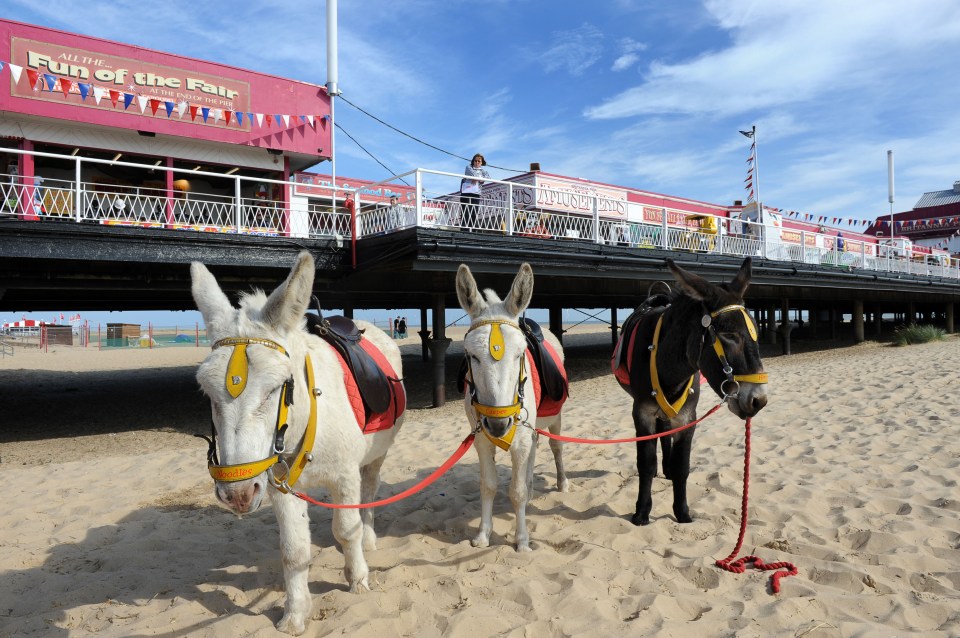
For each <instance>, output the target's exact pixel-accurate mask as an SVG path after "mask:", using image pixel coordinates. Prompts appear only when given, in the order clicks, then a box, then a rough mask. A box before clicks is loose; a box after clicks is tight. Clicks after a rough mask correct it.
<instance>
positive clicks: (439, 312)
mask: <svg viewBox="0 0 960 638" xmlns="http://www.w3.org/2000/svg"><path fill="white" fill-rule="evenodd" d="M445 322H446V302H445V300H444V296H443V295H434V297H433V338H432V339H431V340H430V356H432V357H433V407H435V408H439V407H443V405H444V404H445V403H446V402H447V389H446V385H445V381H444V380H445V378H446V356H447V348H449V347H450V341H451V340H450V339H447V332H446V326H445Z"/></svg>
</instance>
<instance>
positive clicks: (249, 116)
mask: <svg viewBox="0 0 960 638" xmlns="http://www.w3.org/2000/svg"><path fill="white" fill-rule="evenodd" d="M247 120H249V122H250V128H253V113H251V112H250V111H247Z"/></svg>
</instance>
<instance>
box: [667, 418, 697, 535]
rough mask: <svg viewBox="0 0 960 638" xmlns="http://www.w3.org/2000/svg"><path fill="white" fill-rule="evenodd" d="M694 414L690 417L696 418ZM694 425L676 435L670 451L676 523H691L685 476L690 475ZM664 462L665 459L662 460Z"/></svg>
mask: <svg viewBox="0 0 960 638" xmlns="http://www.w3.org/2000/svg"><path fill="white" fill-rule="evenodd" d="M696 418H697V417H696V415H694V416H692V417H691V418H690V420H691V421H694V420H696ZM695 429H697V428H696V426H694V427H692V428H690V429H688V430H684V431H683V432H680V433H679V434H677V435H676V441H674V444H673V450H672V451H671V453H670V480H672V481H673V515H674V516H676V517H677V522H678V523H692V522H693V518H691V517H690V509H689V507H688V506H687V477H688V476H690V450H691V448H692V447H693V431H694V430H695ZM664 462H665V463H666V460H664Z"/></svg>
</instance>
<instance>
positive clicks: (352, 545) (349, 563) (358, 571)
mask: <svg viewBox="0 0 960 638" xmlns="http://www.w3.org/2000/svg"><path fill="white" fill-rule="evenodd" d="M331 492H332V495H333V497H334V499H335V502H337V503H359V502H360V472H359V471H356V472H355V473H348V474H345V475H343V476H341V478H340V482H339V484H338V485H337V486H336V488H334V489H332V490H331ZM333 536H334V538H336V539H337V542H338V543H340V547H341V548H342V549H343V575H344V578H346V580H347V585H349V586H350V591H351V592H353V593H354V594H358V593H360V592H362V591H364V590H368V589H370V585H369V583H368V582H367V576H368V575H369V570H368V569H367V561H366V559H365V558H364V557H363V521H361V520H360V512H359V511H358V510H357V509H356V508H350V509H335V510H333Z"/></svg>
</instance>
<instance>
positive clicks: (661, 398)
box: [650, 304, 768, 419]
mask: <svg viewBox="0 0 960 638" xmlns="http://www.w3.org/2000/svg"><path fill="white" fill-rule="evenodd" d="M736 310H739V311H740V312H741V313H743V319H744V321H745V322H746V324H747V332H748V333H749V334H750V338H751V339H753V340H754V341H757V329H756V327H754V325H753V320H752V319H750V315H749V314H748V313H747V309H746V308H745V307H744V306H743V305H741V304H731V305H729V306H724V307H722V308H720V309H718V310H715V311H713V312H711V313H709V315H705V316H704V319H703V323H704V329H707V330H709V331H710V333H711V337H712V338H713V350H714V352H716V353H717V358H718V359H720V365H721V366H722V368H723V372H724V374H726V375H727V380H726V381H724V384H726V383H728V382H733V383H734V384H735V388H732V389H734V392H732V393H730V394H731V395H732V394H736V390H737V389H739V387H740V386H739V383H740V382H741V381H743V382H746V383H767V378H768V377H767V373H766V372H755V373H752V374H733V368H731V367H730V364H729V362H728V361H727V355H726V352H724V350H723V344H722V343H721V342H720V338H719V337H718V336H717V334H716V332H715V331H714V328H713V322H712V321H711V320H712V319H716V318H717V316H718V315H721V314H723V313H725V312H732V311H736ZM662 325H663V315H662V314H661V315H660V318H659V319H657V326H656V328H654V330H653V343H652V344H651V346H650V385H651V386H652V387H653V396H654V398H655V399H656V400H657V405H658V406H660V409H661V410H663V413H664V414H665V415H666V416H667V418H671V419H672V418H673V417H675V416H677V415H678V414H679V413H680V410H681V409H682V408H683V406H684V404H685V403H686V402H687V397H689V396H690V394H691V388H692V387H693V381H694V379H695V378H696V376H697V373H694V374H693V375H691V376H690V379H688V380H687V384H686V386H685V387H684V389H683V392H681V393H680V397H679V398H678V399H677V400H676V401H674V402H673V403H670V402H669V401H667V397H666V394H665V393H664V392H663V389H662V388H661V387H660V376H659V375H658V374H657V348H658V344H659V343H660V327H661V326H662ZM728 396H730V395H728Z"/></svg>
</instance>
